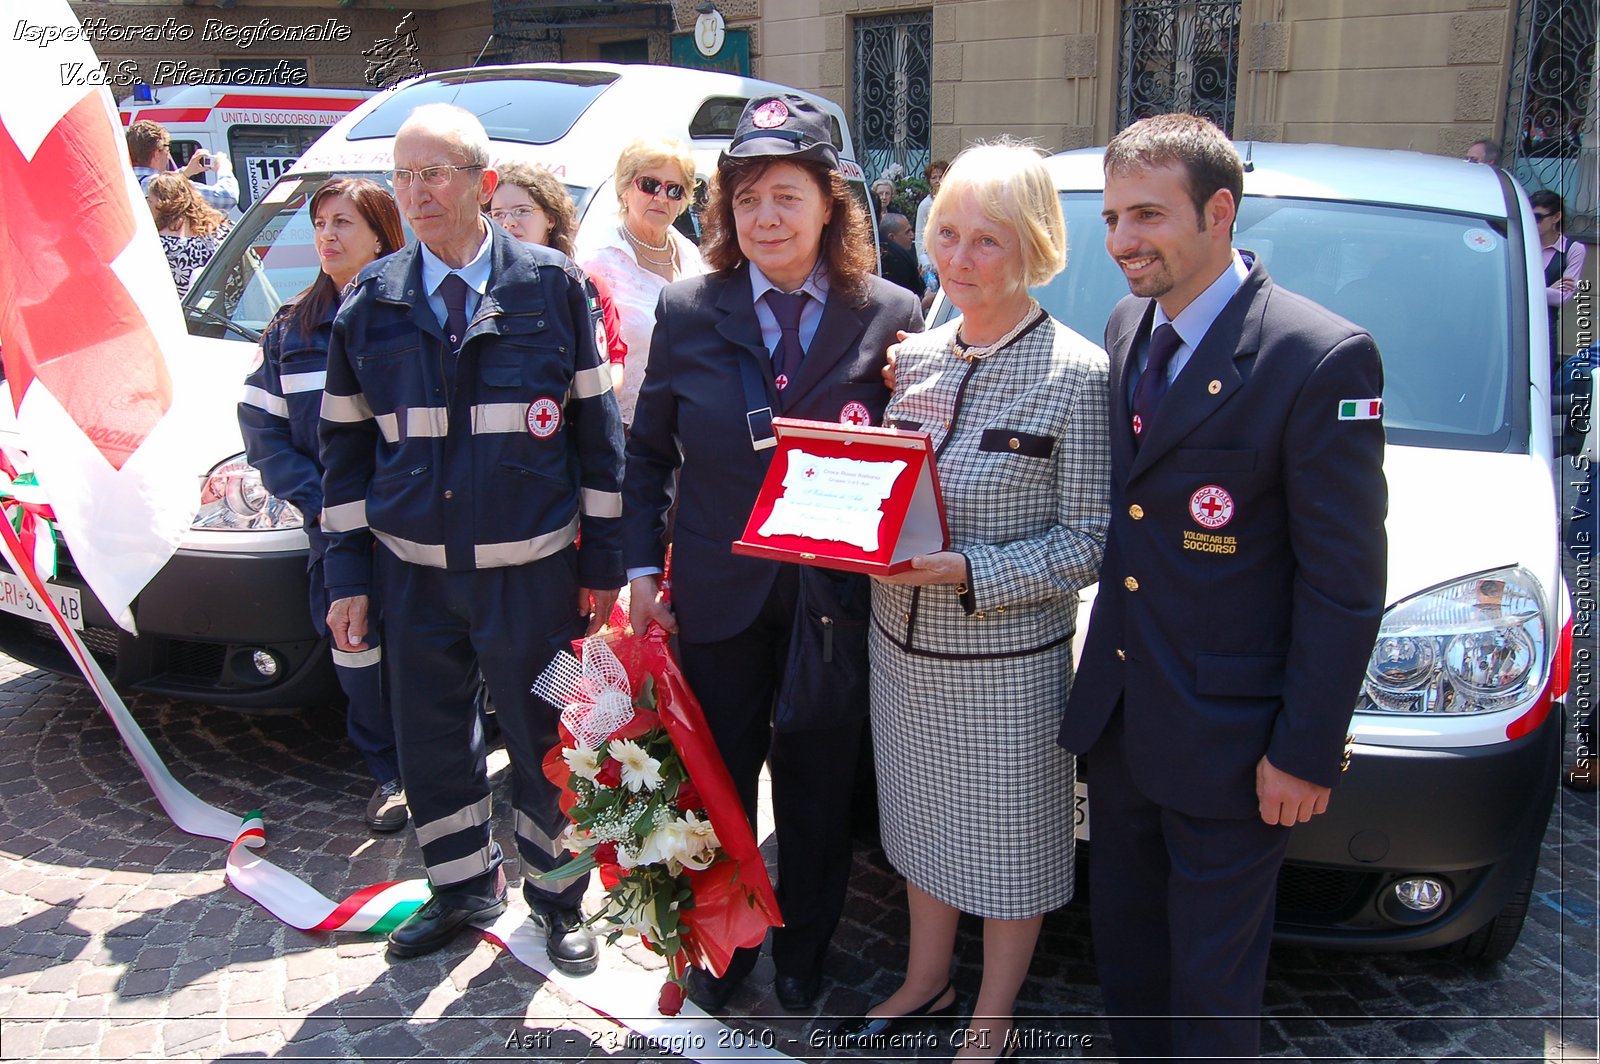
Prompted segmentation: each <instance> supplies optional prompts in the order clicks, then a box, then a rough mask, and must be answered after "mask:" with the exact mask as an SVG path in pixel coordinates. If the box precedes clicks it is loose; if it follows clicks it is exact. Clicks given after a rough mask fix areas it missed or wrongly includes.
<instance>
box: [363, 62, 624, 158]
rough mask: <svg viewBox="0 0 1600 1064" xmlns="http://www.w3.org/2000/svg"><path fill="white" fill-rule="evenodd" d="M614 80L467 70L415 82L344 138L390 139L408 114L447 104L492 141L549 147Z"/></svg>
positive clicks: (574, 73) (598, 74)
mask: <svg viewBox="0 0 1600 1064" xmlns="http://www.w3.org/2000/svg"><path fill="white" fill-rule="evenodd" d="M616 80H617V75H616V74H613V73H610V72H609V71H603V70H540V71H533V72H522V73H514V72H508V71H506V70H503V69H496V70H468V71H460V72H458V73H452V74H446V75H441V76H439V77H436V78H429V79H427V80H424V81H419V82H415V83H413V84H411V85H407V86H406V87H405V88H403V89H401V90H399V91H398V92H396V93H395V94H394V95H393V96H391V97H389V98H388V99H387V100H384V101H383V102H382V103H380V104H378V106H377V107H375V108H374V109H373V110H372V111H371V112H369V113H368V114H367V116H366V117H365V118H363V119H362V120H361V121H360V122H358V123H356V126H355V128H354V129H352V130H351V131H350V132H349V134H348V138H349V139H350V140H372V139H375V138H379V137H392V136H394V135H395V132H396V131H397V130H399V128H400V123H402V122H404V121H405V120H406V118H407V116H409V115H410V114H411V112H412V111H414V110H416V109H417V108H418V107H421V106H422V105H423V104H429V103H450V104H455V105H456V106H457V107H464V108H466V109H467V110H469V111H471V112H472V113H473V114H475V115H477V116H478V118H479V119H480V120H481V121H482V122H483V127H484V129H485V130H487V131H488V133H489V139H490V140H494V141H510V142H512V143H514V144H554V143H555V142H556V141H558V140H560V139H561V138H562V137H564V136H566V135H567V131H568V130H569V129H571V128H572V124H573V123H574V122H576V121H577V120H578V117H579V116H580V115H582V114H583V112H584V111H586V110H587V109H588V107H589V105H590V104H592V103H594V101H595V99H596V98H597V97H598V96H599V95H600V94H601V93H602V92H604V91H606V89H607V88H609V87H610V86H611V83H612V82H614V81H616Z"/></svg>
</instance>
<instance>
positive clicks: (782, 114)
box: [750, 100, 789, 129]
mask: <svg viewBox="0 0 1600 1064" xmlns="http://www.w3.org/2000/svg"><path fill="white" fill-rule="evenodd" d="M787 121H789V109H788V108H787V107H785V106H784V105H783V101H782V100H768V101H767V102H766V103H764V104H762V105H761V106H760V107H757V108H756V109H755V110H754V111H752V112H751V113H750V124H751V125H753V126H755V127H756V128H757V129H777V128H778V127H779V126H781V125H783V124H784V123H785V122H787Z"/></svg>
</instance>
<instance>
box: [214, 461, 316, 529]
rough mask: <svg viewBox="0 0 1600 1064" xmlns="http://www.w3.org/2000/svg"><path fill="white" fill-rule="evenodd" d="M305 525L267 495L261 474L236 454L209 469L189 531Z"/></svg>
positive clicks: (296, 513) (292, 511) (288, 505)
mask: <svg viewBox="0 0 1600 1064" xmlns="http://www.w3.org/2000/svg"><path fill="white" fill-rule="evenodd" d="M304 524H305V520H304V518H302V517H301V516H300V511H299V510H298V509H296V508H295V507H294V505H293V504H291V503H287V502H284V501H283V500H282V499H280V498H278V497H277V496H275V495H273V494H272V493H271V492H269V491H268V490H267V489H266V487H265V486H264V485H263V484H262V483H261V473H260V472H259V471H258V470H257V469H256V467H255V466H253V465H251V464H250V463H249V462H247V461H245V457H244V455H242V454H236V455H234V456H233V457H232V458H229V459H228V460H227V461H225V462H219V463H218V464H217V465H215V466H213V467H212V469H211V472H209V473H207V474H206V482H205V484H204V485H203V486H202V487H201V489H200V512H199V513H197V514H195V515H194V523H193V524H192V525H191V526H190V527H191V528H197V529H205V530H208V531H223V532H228V531H241V532H243V531H265V530H269V529H279V528H300V527H301V526H302V525H304Z"/></svg>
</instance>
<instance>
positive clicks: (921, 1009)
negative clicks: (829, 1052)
mask: <svg viewBox="0 0 1600 1064" xmlns="http://www.w3.org/2000/svg"><path fill="white" fill-rule="evenodd" d="M954 989H955V988H954V987H953V986H952V985H951V984H950V983H945V984H944V986H943V987H941V988H940V990H939V992H938V993H937V994H935V995H933V997H931V998H929V999H928V1000H927V1001H924V1002H923V1003H922V1004H921V1005H918V1006H917V1007H916V1008H914V1009H912V1010H911V1011H910V1012H907V1013H904V1014H902V1015H900V1016H860V1017H857V1018H856V1019H853V1020H851V1021H849V1022H848V1023H842V1024H840V1025H839V1026H837V1027H835V1028H834V1029H833V1030H832V1031H830V1032H829V1033H828V1041H829V1042H831V1043H832V1044H834V1045H839V1046H868V1045H871V1044H872V1043H873V1042H874V1041H875V1040H877V1039H879V1038H882V1037H884V1036H885V1035H889V1034H893V1033H894V1032H895V1031H898V1030H901V1029H903V1028H905V1027H909V1026H910V1025H911V1024H913V1023H916V1022H919V1021H924V1020H939V1019H947V1018H949V1017H951V1016H954V1015H955V1012H956V1005H957V1004H959V1002H960V1000H961V998H960V995H959V994H955V993H952V991H953V990H954ZM947 993H950V995H951V996H950V1004H948V1005H946V1006H945V1007H944V1008H942V1009H936V1008H934V1007H933V1006H934V1005H935V1004H937V1003H938V1001H939V999H940V998H942V997H944V996H945V994H947Z"/></svg>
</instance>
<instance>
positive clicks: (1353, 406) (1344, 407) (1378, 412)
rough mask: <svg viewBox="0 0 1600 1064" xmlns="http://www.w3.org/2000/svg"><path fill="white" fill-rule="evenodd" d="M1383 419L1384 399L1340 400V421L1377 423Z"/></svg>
mask: <svg viewBox="0 0 1600 1064" xmlns="http://www.w3.org/2000/svg"><path fill="white" fill-rule="evenodd" d="M1382 417H1383V400H1382V399H1340V400H1339V420H1340V421H1377V420H1379V419H1380V418H1382Z"/></svg>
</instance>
